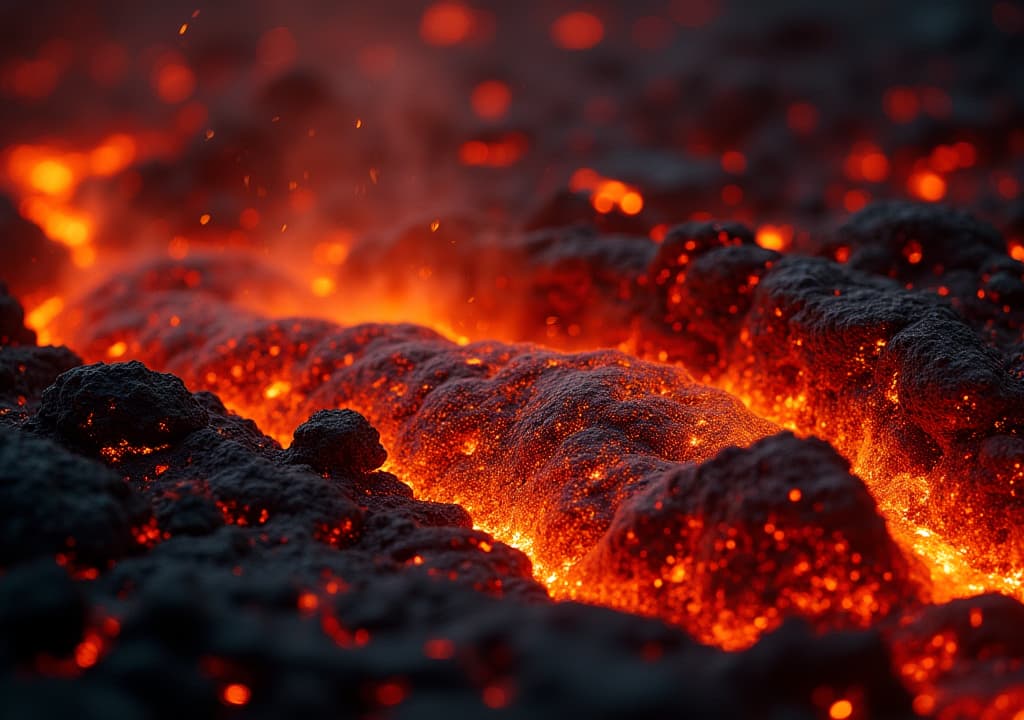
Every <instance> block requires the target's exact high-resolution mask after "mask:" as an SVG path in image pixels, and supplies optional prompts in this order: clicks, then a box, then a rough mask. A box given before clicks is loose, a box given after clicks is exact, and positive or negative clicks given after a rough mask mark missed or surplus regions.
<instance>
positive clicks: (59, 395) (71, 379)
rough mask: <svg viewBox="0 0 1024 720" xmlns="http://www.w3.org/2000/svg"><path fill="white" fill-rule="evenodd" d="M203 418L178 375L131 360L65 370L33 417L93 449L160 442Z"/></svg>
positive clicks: (184, 431)
mask: <svg viewBox="0 0 1024 720" xmlns="http://www.w3.org/2000/svg"><path fill="white" fill-rule="evenodd" d="M207 419H208V414H207V412H206V410H205V409H204V408H203V407H202V405H200V404H199V403H198V402H197V401H196V400H195V398H193V397H192V394H191V393H190V392H189V391H188V390H187V389H186V388H185V385H184V384H183V383H182V382H181V380H179V379H178V378H176V377H174V376H173V375H168V374H165V373H156V372H153V371H152V370H148V369H147V368H146V366H145V365H143V364H142V363H140V362H135V361H132V362H128V363H117V364H114V365H106V364H103V363H99V364H97V365H88V366H85V367H80V368H75V369H74V370H70V371H68V372H66V373H64V374H63V375H61V376H60V377H58V378H57V381H56V382H55V383H54V384H53V385H52V386H51V387H50V388H48V389H47V390H46V391H45V392H44V393H43V396H42V405H41V407H40V410H39V414H38V416H37V417H36V423H37V425H38V427H39V428H40V429H42V430H43V431H45V432H47V433H50V434H52V435H54V436H56V437H60V438H63V439H64V440H66V441H68V442H69V443H71V444H72V445H73V446H75V447H80V448H82V449H83V450H86V451H89V452H93V453H95V452H98V451H99V450H101V449H103V448H118V447H123V446H128V447H129V448H138V447H156V446H159V445H164V444H166V443H168V442H171V441H174V440H179V439H181V438H182V437H184V436H186V435H188V434H189V433H191V432H193V431H195V430H197V429H199V428H201V427H203V426H205V425H206V422H207Z"/></svg>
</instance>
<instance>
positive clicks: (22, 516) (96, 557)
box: [0, 427, 149, 566]
mask: <svg viewBox="0 0 1024 720" xmlns="http://www.w3.org/2000/svg"><path fill="white" fill-rule="evenodd" d="M148 519H149V508H148V505H147V503H146V502H145V501H144V500H142V499H141V498H140V497H139V496H138V495H137V494H136V493H135V492H134V491H133V490H132V489H131V488H130V487H129V486H128V485H126V484H125V483H124V481H122V480H121V479H120V478H119V477H118V476H117V475H116V474H115V473H113V472H111V471H110V470H108V469H107V468H105V467H103V466H102V465H100V464H98V463H96V462H94V461H92V460H87V459H86V458H83V457H79V456H77V455H73V454H71V453H70V452H68V451H67V450H65V449H63V448H61V447H60V446H59V445H57V444H55V443H53V442H50V441H48V440H44V439H40V438H35V437H32V436H30V435H27V434H25V433H22V432H20V431H17V430H11V429H6V428H2V427H0V566H5V565H11V564H14V563H18V562H23V561H25V560H29V559H32V558H37V557H41V556H45V555H50V556H53V555H54V554H56V553H66V554H68V555H69V556H71V557H73V558H74V559H75V561H76V562H79V563H82V564H85V565H92V566H105V565H106V564H107V563H108V562H110V561H113V560H116V559H117V558H119V557H122V556H123V555H126V554H128V553H131V552H134V551H135V550H137V549H138V544H137V542H136V535H135V533H136V529H138V528H140V527H141V526H143V525H144V524H145V523H146V522H147V520H148Z"/></svg>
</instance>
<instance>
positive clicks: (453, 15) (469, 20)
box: [420, 2, 473, 46]
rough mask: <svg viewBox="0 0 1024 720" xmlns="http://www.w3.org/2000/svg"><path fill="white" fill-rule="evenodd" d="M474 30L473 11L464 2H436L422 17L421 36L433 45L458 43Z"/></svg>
mask: <svg viewBox="0 0 1024 720" xmlns="http://www.w3.org/2000/svg"><path fill="white" fill-rule="evenodd" d="M472 31H473V13H472V11H471V10H470V9H469V8H467V7H466V6H465V5H463V4H462V3H457V2H437V3H434V4H433V5H431V6H430V7H428V8H427V9H426V11H425V12H424V13H423V17H422V18H421V19H420V37H422V38H423V40H425V41H426V42H428V43H430V44H431V45H441V46H446V45H458V44H459V43H460V42H462V41H464V40H465V39H466V38H467V37H469V34H470V33H471V32H472Z"/></svg>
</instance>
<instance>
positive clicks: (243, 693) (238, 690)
mask: <svg viewBox="0 0 1024 720" xmlns="http://www.w3.org/2000/svg"><path fill="white" fill-rule="evenodd" d="M220 696H221V699H223V700H224V702H225V703H226V704H228V705H246V704H248V702H249V700H250V699H251V698H252V691H250V690H249V688H248V686H246V685H243V684H242V683H231V684H230V685H225V686H224V689H223V690H222V691H221V695H220Z"/></svg>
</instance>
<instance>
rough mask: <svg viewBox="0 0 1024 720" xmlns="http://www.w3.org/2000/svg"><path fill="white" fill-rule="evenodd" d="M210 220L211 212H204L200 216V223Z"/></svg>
mask: <svg viewBox="0 0 1024 720" xmlns="http://www.w3.org/2000/svg"><path fill="white" fill-rule="evenodd" d="M208 222H210V213H203V214H202V215H200V216H199V224H200V225H206V224H207V223H208Z"/></svg>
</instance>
